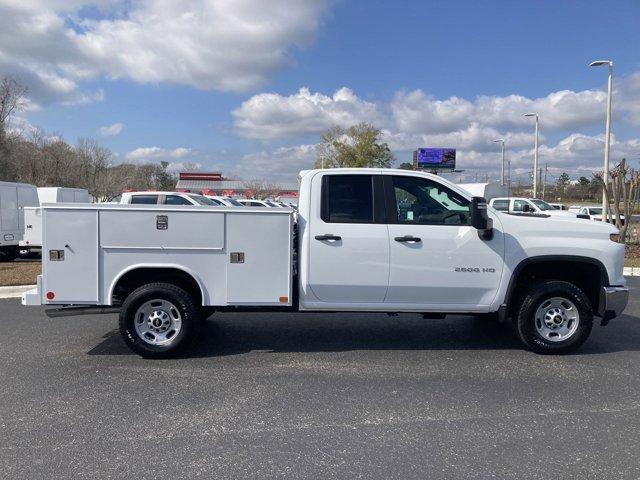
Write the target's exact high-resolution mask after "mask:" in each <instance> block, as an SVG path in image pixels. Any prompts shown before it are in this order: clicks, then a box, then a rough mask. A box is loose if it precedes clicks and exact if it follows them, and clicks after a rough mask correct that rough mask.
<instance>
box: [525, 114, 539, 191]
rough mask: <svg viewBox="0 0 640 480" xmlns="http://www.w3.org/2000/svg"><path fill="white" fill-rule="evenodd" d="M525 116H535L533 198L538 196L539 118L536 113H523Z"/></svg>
mask: <svg viewBox="0 0 640 480" xmlns="http://www.w3.org/2000/svg"><path fill="white" fill-rule="evenodd" d="M524 116H525V117H536V143H535V147H534V149H535V152H534V154H533V198H538V128H539V118H538V114H537V113H525V114H524Z"/></svg>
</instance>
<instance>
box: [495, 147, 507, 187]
mask: <svg viewBox="0 0 640 480" xmlns="http://www.w3.org/2000/svg"><path fill="white" fill-rule="evenodd" d="M498 142H500V144H501V147H502V170H501V172H500V185H502V186H503V187H504V186H505V185H506V183H505V180H504V139H502V138H497V139H495V140H494V141H493V143H498Z"/></svg>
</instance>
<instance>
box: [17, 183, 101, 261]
mask: <svg viewBox="0 0 640 480" xmlns="http://www.w3.org/2000/svg"><path fill="white" fill-rule="evenodd" d="M38 200H39V202H40V205H43V204H45V203H91V195H89V191H88V190H86V189H84V188H66V187H38ZM18 244H19V245H20V254H21V255H25V254H29V253H39V252H40V251H41V250H42V210H41V209H40V207H25V208H24V233H23V236H22V240H20V242H18Z"/></svg>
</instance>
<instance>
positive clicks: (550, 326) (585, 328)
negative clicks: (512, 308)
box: [515, 280, 593, 354]
mask: <svg viewBox="0 0 640 480" xmlns="http://www.w3.org/2000/svg"><path fill="white" fill-rule="evenodd" d="M515 323H516V325H515V326H516V332H517V334H518V337H519V338H520V340H521V341H522V343H524V344H525V346H527V348H529V349H530V350H533V351H534V352H537V353H543V354H564V353H570V352H572V351H574V350H576V349H577V348H579V347H580V346H581V345H582V344H583V343H584V342H585V341H586V340H587V338H588V337H589V334H590V333H591V329H592V327H593V309H592V307H591V303H590V302H589V299H588V298H587V296H586V295H585V294H584V292H583V291H582V290H580V289H579V288H578V287H576V286H575V285H573V284H571V283H568V282H562V281H557V280H547V281H542V282H538V283H535V284H533V285H532V286H531V287H530V288H529V291H528V292H527V293H526V294H525V295H524V297H523V299H522V303H521V305H520V308H519V310H518V313H517V315H516V318H515Z"/></svg>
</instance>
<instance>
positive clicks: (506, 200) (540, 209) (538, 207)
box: [489, 197, 576, 218]
mask: <svg viewBox="0 0 640 480" xmlns="http://www.w3.org/2000/svg"><path fill="white" fill-rule="evenodd" d="M489 205H490V206H492V207H493V208H495V209H496V210H498V211H499V212H508V213H517V214H539V215H550V216H560V217H573V218H575V217H576V214H575V213H573V212H568V211H566V210H558V209H556V208H554V207H553V206H552V205H550V204H549V203H547V202H545V201H544V200H540V199H539V198H524V197H502V198H500V197H498V198H492V199H491V200H490V201H489Z"/></svg>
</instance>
